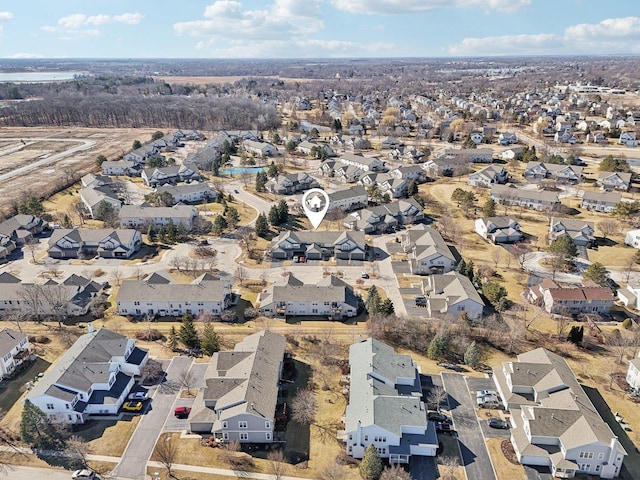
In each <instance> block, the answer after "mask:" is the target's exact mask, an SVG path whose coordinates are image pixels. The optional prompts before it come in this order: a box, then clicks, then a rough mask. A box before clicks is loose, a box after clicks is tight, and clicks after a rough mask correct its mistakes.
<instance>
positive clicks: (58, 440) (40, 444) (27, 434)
mask: <svg viewBox="0 0 640 480" xmlns="http://www.w3.org/2000/svg"><path fill="white" fill-rule="evenodd" d="M65 433H66V432H64V430H63V429H62V428H58V426H57V425H56V424H54V423H53V422H52V421H51V420H50V419H49V417H48V416H47V414H46V413H44V412H43V411H42V410H40V409H39V408H38V407H37V406H35V405H34V404H33V403H31V402H30V401H29V400H25V402H24V407H23V409H22V418H21V421H20V437H21V439H22V441H23V442H25V443H27V444H29V445H30V446H31V447H32V448H36V449H43V450H63V449H64V446H65V443H66V435H65Z"/></svg>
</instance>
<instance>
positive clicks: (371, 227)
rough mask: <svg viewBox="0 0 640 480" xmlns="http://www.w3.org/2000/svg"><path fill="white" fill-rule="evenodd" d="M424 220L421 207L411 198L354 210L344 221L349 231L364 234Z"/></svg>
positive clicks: (392, 229) (390, 229) (391, 229)
mask: <svg viewBox="0 0 640 480" xmlns="http://www.w3.org/2000/svg"><path fill="white" fill-rule="evenodd" d="M423 219H424V213H423V212H422V207H421V206H420V204H419V203H418V202H416V201H415V199H413V198H408V199H406V200H397V201H395V202H391V203H386V204H382V205H377V206H375V207H370V208H363V209H362V210H356V211H355V212H351V214H350V215H349V216H348V217H347V218H346V219H345V220H344V223H343V225H344V226H345V227H347V228H348V229H350V230H361V231H363V232H364V233H384V232H389V231H394V230H395V229H396V228H397V227H398V226H399V225H409V224H411V223H418V222H421V221H422V220H423Z"/></svg>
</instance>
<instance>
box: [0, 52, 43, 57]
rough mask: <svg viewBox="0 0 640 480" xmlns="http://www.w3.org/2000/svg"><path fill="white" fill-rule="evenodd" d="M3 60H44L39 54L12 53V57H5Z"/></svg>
mask: <svg viewBox="0 0 640 480" xmlns="http://www.w3.org/2000/svg"><path fill="white" fill-rule="evenodd" d="M4 58H44V55H43V54H41V53H27V52H24V53H14V54H12V55H7V56H6V57H4Z"/></svg>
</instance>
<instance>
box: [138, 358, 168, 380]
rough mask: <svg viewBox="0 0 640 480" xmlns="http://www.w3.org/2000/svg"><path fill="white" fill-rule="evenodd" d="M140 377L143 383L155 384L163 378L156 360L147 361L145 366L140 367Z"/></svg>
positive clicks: (159, 364)
mask: <svg viewBox="0 0 640 480" xmlns="http://www.w3.org/2000/svg"><path fill="white" fill-rule="evenodd" d="M140 375H141V377H142V379H143V381H144V382H151V383H155V382H157V381H159V380H161V379H162V378H163V377H164V370H162V364H161V363H160V362H158V361H157V360H153V359H149V361H148V362H147V363H146V364H145V366H144V367H142V371H141V372H140Z"/></svg>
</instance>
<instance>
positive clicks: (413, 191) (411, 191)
mask: <svg viewBox="0 0 640 480" xmlns="http://www.w3.org/2000/svg"><path fill="white" fill-rule="evenodd" d="M417 194H418V182H416V181H415V180H411V182H410V183H409V186H408V187H407V195H409V196H410V197H413V196H414V195H417Z"/></svg>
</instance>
